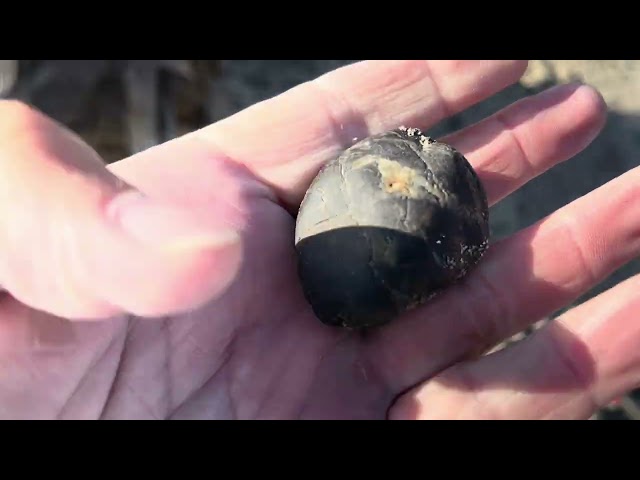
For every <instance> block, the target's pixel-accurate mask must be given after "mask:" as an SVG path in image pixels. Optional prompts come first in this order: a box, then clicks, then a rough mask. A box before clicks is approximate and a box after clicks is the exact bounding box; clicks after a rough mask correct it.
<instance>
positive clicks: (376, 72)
mask: <svg viewBox="0 0 640 480" xmlns="http://www.w3.org/2000/svg"><path fill="white" fill-rule="evenodd" d="M526 67H527V62H526V61H524V60H497V61H493V60H491V61H490V60H474V61H470V60H446V61H445V60H431V61H429V60H402V61H397V60H394V61H389V60H384V61H363V62H358V63H355V64H352V65H349V66H346V67H342V68H339V69H337V70H334V71H332V72H330V73H327V74H325V75H323V76H321V77H319V78H317V79H315V80H313V81H310V82H306V83H303V84H301V85H298V86H297V87H294V88H292V89H291V90H289V91H287V92H285V93H283V94H281V95H278V96H276V97H274V98H272V99H269V100H266V101H263V102H260V103H258V104H255V105H253V106H252V107H249V108H247V109H245V110H243V111H241V112H239V113H237V114H235V115H233V116H231V117H228V118H226V119H224V120H221V121H219V122H217V123H215V124H213V125H210V126H208V127H206V128H204V129H202V130H199V131H198V132H195V133H194V134H193V135H189V136H187V137H188V138H191V139H193V137H195V138H197V139H200V140H202V141H203V144H204V145H205V147H204V148H207V149H208V150H209V151H210V152H211V155H212V156H215V157H222V158H225V157H226V158H228V159H230V160H233V161H236V162H239V163H242V164H243V165H245V166H246V167H247V168H248V169H250V170H251V172H252V173H253V174H254V175H256V176H257V177H258V178H260V179H261V180H262V181H264V182H265V183H266V184H267V185H269V186H270V187H271V188H272V189H273V191H274V192H275V194H276V195H277V196H278V198H279V199H280V200H281V201H282V202H283V203H284V204H286V205H287V206H288V207H290V208H295V207H296V206H297V205H298V203H299V201H300V200H301V198H302V195H303V194H304V191H305V190H306V188H307V186H308V184H309V183H310V181H311V179H312V178H313V176H314V175H315V174H316V173H317V171H318V169H319V168H320V167H321V165H322V164H323V163H325V162H326V161H327V160H329V159H330V158H332V157H334V156H335V155H336V154H338V153H339V152H340V151H342V150H343V149H345V148H347V147H349V146H350V145H351V144H352V143H353V142H354V139H362V138H364V137H366V136H369V135H372V134H375V133H380V132H382V131H385V130H387V129H390V128H394V127H397V126H399V125H401V124H406V125H407V126H414V127H418V128H422V129H427V128H429V127H431V126H433V125H434V124H436V123H437V122H439V121H441V120H442V119H444V118H445V117H447V116H450V115H453V114H455V113H457V112H460V111H462V110H464V109H466V108H468V107H470V106H471V105H473V104H475V103H478V102H480V101H482V100H483V99H485V98H487V97H489V96H491V95H493V94H495V93H497V92H499V91H500V90H502V89H504V88H506V87H508V86H509V85H511V84H512V83H514V82H516V81H518V79H519V78H520V77H521V76H522V74H523V73H524V71H525V69H526ZM187 137H183V138H182V139H178V140H175V141H173V142H169V143H167V144H165V145H163V146H161V147H158V148H156V149H152V150H150V151H147V152H143V153H142V154H138V155H136V156H135V157H132V158H131V159H129V160H127V161H124V162H120V163H119V164H115V165H112V168H113V169H114V170H117V172H118V175H121V176H124V177H125V179H126V180H127V181H130V182H132V183H134V184H137V185H138V186H140V185H139V183H140V182H144V180H145V179H144V172H145V171H147V170H148V169H150V168H153V169H154V170H156V171H158V170H160V171H165V172H167V175H169V176H171V171H172V170H175V169H178V168H179V169H187V170H188V169H189V165H188V164H187V165H185V162H189V160H188V159H185V158H181V157H180V155H179V153H180V145H181V144H182V143H181V142H183V141H184V140H186V138H187ZM146 187H149V188H153V185H148V186H146Z"/></svg>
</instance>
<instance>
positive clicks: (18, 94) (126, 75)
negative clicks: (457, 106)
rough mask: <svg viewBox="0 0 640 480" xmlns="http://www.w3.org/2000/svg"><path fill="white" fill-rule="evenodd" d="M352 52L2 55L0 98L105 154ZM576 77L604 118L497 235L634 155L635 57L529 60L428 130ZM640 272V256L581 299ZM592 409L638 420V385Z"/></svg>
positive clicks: (312, 73)
mask: <svg viewBox="0 0 640 480" xmlns="http://www.w3.org/2000/svg"><path fill="white" fill-rule="evenodd" d="M354 61H355V60H0V98H2V97H4V98H17V99H20V100H23V101H25V102H27V103H30V104H32V105H34V106H35V107H37V108H38V109H40V110H42V111H43V112H45V113H46V114H48V115H50V116H51V117H53V118H55V119H57V120H58V121H60V122H62V123H63V124H65V125H67V126H68V127H69V128H71V129H73V130H74V131H75V132H77V133H78V134H79V135H81V136H82V137H83V138H84V139H85V140H86V141H87V142H88V143H89V144H90V145H91V146H93V147H94V148H95V149H96V150H97V151H98V152H99V153H100V154H101V155H102V157H103V158H104V159H105V161H106V162H108V163H111V162H114V161H117V160H119V159H121V158H123V157H126V156H129V155H131V154H132V153H135V152H138V151H141V150H144V149H145V148H148V147H150V146H152V145H155V144H157V143H161V142H164V141H166V140H169V139H171V138H174V137H176V136H179V135H181V134H183V133H186V132H189V131H191V130H194V129H196V128H200V127H202V126H204V125H206V124H209V123H212V122H215V121H217V120H220V119H222V118H224V117H226V116H228V115H232V114H233V113H235V112H237V111H239V110H242V109H243V108H245V107H248V106H250V105H252V104H253V103H256V102H259V101H261V100H264V99H266V98H269V97H272V96H274V95H277V94H279V93H282V92H284V91H285V90H287V89H289V88H291V87H294V86H295V85H297V84H299V83H302V82H305V81H307V80H311V79H313V78H315V77H317V76H319V75H321V74H323V73H326V72H328V71H330V70H333V69H335V68H338V67H340V66H343V65H346V64H349V63H352V62H354ZM573 80H582V81H585V82H587V83H590V84H591V85H593V86H595V87H596V88H598V89H599V90H600V92H601V93H602V94H603V96H604V97H605V100H606V101H607V104H608V105H609V108H610V112H609V118H608V123H607V125H606V127H605V129H604V131H603V132H602V134H601V135H600V136H599V137H598V138H597V139H596V141H595V142H594V143H593V144H592V145H591V146H589V147H588V148H587V149H586V150H585V151H584V152H583V153H581V154H580V155H578V156H576V157H574V158H573V159H571V160H569V161H568V162H565V163H563V164H562V165H559V166H558V167H556V168H554V169H553V170H551V171H550V172H548V173H546V174H544V175H542V176H541V177H539V178H537V179H535V180H534V181H532V182H530V183H529V184H528V185H526V186H525V187H524V188H522V189H521V190H520V191H518V192H517V193H515V194H513V195H511V196H510V197H509V198H507V199H506V200H504V201H503V202H501V203H500V204H499V205H497V206H496V207H495V208H493V210H492V217H491V222H492V230H493V234H494V236H496V237H502V236H505V235H509V234H510V233H512V232H514V231H516V230H518V229H520V228H523V227H526V226H528V225H529V224H531V223H533V222H535V221H537V220H538V219H540V218H542V217H544V216H546V215H548V214H549V213H551V212H552V211H554V210H556V209H558V208H560V207H561V206H563V205H565V204H566V203H568V202H570V201H572V200H574V199H576V198H578V197H580V196H582V195H584V194H586V193H588V192H589V191H591V190H593V189H595V188H597V187H598V186H600V185H602V184H604V183H606V182H607V181H609V180H611V179H612V178H614V177H616V176H618V175H620V174H622V173H623V172H625V171H627V170H629V169H631V168H633V167H635V166H637V165H638V164H639V163H640V160H639V158H640V157H639V156H638V152H640V61H638V60H532V61H531V62H530V65H529V69H528V70H527V72H526V73H525V75H524V77H523V78H522V80H521V81H520V82H519V83H518V84H516V85H514V86H512V87H510V88H509V89H507V90H505V91H503V92H502V93H500V94H498V95H496V96H494V97H493V98H491V99H489V100H486V101H485V102H483V103H481V104H479V105H477V106H475V107H473V108H471V109H470V110H468V111H466V112H464V113H462V114H460V115H457V116H455V117H453V118H450V119H447V120H446V121H444V122H442V123H441V124H439V125H437V126H436V127H435V128H434V129H433V130H431V131H430V132H428V133H430V134H431V135H432V136H436V137H437V136H440V135H443V134H446V133H448V132H450V131H452V130H456V129H459V128H461V127H464V126H466V125H469V124H471V123H474V122H476V121H478V120H479V119H481V118H483V117H485V116H487V115H490V114H492V113H494V112H495V111H497V110H499V109H501V108H503V107H505V106H507V105H508V104H510V103H512V102H514V101H516V100H518V99H520V98H523V97H525V96H529V95H531V94H534V93H536V92H539V91H541V90H544V89H546V88H549V87H550V86H552V85H554V84H558V83H566V82H569V81H573ZM637 273H640V259H638V260H637V261H635V262H633V263H631V264H629V265H627V266H626V267H624V268H623V269H621V270H619V271H618V272H617V273H616V274H614V275H612V276H611V277H610V278H609V279H608V280H607V281H605V282H603V283H602V284H600V285H599V286H598V287H597V288H595V289H593V290H592V291H590V292H589V293H588V294H587V295H585V296H584V297H583V298H581V299H579V300H578V302H582V301H584V300H586V299H587V298H589V297H591V296H594V295H596V294H598V293H600V292H601V291H603V290H605V289H607V288H610V287H611V286H613V285H614V284H616V283H618V282H620V281H621V280H623V279H625V278H627V277H629V276H631V275H634V274H637ZM578 302H576V303H578ZM568 307H570V306H568ZM557 313H561V312H557ZM547 320H548V319H543V320H541V322H540V323H539V324H538V325H537V326H536V327H538V326H540V325H542V324H543V323H544V322H545V321H547ZM536 327H534V328H536ZM532 330H533V328H532ZM529 333H530V332H523V334H521V335H518V336H516V337H514V338H513V339H512V340H511V341H518V340H519V339H521V338H522V337H523V336H526V335H527V334H529ZM593 418H594V419H596V420H597V419H600V420H605V419H607V420H608V419H619V420H640V391H635V392H629V394H628V395H627V396H625V397H623V398H620V399H619V400H617V401H615V402H613V403H612V404H611V405H610V406H608V407H607V408H604V409H603V410H602V411H601V412H599V413H598V414H597V415H595V416H594V417H593Z"/></svg>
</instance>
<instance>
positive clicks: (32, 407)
mask: <svg viewBox="0 0 640 480" xmlns="http://www.w3.org/2000/svg"><path fill="white" fill-rule="evenodd" d="M525 68H526V62H523V61H496V62H490V61H471V62H467V61H459V62H458V61H456V62H437V61H431V62H427V61H378V62H361V63H358V64H355V65H351V66H348V67H344V68H342V69H340V70H337V71H334V72H331V73H329V74H327V75H325V76H323V77H321V78H319V79H317V80H315V81H313V82H310V83H307V84H303V85H300V86H299V87H296V88H294V89H292V90H290V91H288V92H286V93H285V94H283V95H281V96H279V97H276V98H274V99H271V100H268V101H266V102H263V103H260V104H257V105H255V106H253V107H252V108H249V109H247V110H245V111H243V112H240V113H239V114H237V115H235V116H233V117H230V118H228V119H225V120H224V121H221V122H218V123H216V124H214V125H212V126H210V127H207V128H205V129H203V130H201V131H197V132H194V133H192V134H190V135H187V136H185V137H182V138H180V139H177V140H175V141H172V142H169V143H167V144H164V145H161V146H158V147H155V148H152V149H150V150H147V151H145V152H143V153H141V154H138V155H135V156H133V157H131V158H128V159H125V160H123V161H121V162H118V163H116V164H113V165H110V166H109V168H106V167H104V166H103V164H102V162H101V161H100V159H98V158H97V157H96V155H95V153H94V152H93V151H91V150H90V149H89V148H88V147H87V146H86V145H84V144H82V143H81V142H80V141H78V139H77V138H76V137H74V136H73V135H72V134H71V133H69V132H68V131H66V130H64V129H63V128H61V127H60V126H59V125H57V124H55V123H54V122H52V121H51V120H50V119H47V118H45V117H44V116H42V115H40V114H38V113H37V112H34V111H33V110H31V109H29V108H27V107H25V106H23V105H20V104H17V103H15V102H4V103H2V104H0V117H1V119H2V121H0V125H2V127H0V137H1V138H2V144H1V145H0V169H1V170H2V171H1V172H0V174H1V175H2V178H3V179H6V180H5V183H4V184H3V187H2V191H1V193H2V198H1V199H0V200H2V202H0V203H1V204H2V206H3V207H2V208H3V211H2V222H3V223H2V227H3V228H2V229H0V242H1V243H2V250H3V260H2V262H0V281H1V283H2V285H3V286H4V287H5V289H6V291H7V292H6V293H5V294H4V297H3V298H2V300H1V303H0V363H1V365H2V369H3V376H2V380H1V382H0V417H3V418H56V417H57V418H238V419H245V418H246V419H252V418H274V419H281V418H284V419H288V418H294V419H297V418H302V419H304V418H310V419H322V418H329V419H334V418H345V419H361V418H362V419H367V418H372V419H384V418H398V419H399V418H586V417H588V416H590V415H591V414H592V413H593V412H594V411H595V409H597V408H598V407H599V406H600V405H603V404H604V403H607V402H608V401H609V400H610V399H611V398H613V397H615V396H616V395H619V394H621V393H624V392H625V391H627V390H629V389H630V388H632V387H634V386H635V385H637V384H638V383H639V382H640V355H639V354H638V353H637V352H638V350H637V348H634V342H635V343H636V344H637V342H638V341H640V322H638V320H637V318H634V316H633V312H634V308H635V309H636V311H637V308H638V306H640V296H638V295H637V294H636V291H637V289H638V287H639V286H640V280H639V279H631V280H629V281H628V282H626V283H624V284H621V285H619V286H618V287H616V289H615V291H613V292H608V293H606V294H604V295H602V296H600V297H598V298H596V299H594V300H592V301H591V302H590V303H587V304H585V305H582V306H580V307H579V308H577V309H574V310H573V311H570V312H569V313H568V314H566V315H564V316H563V317H562V318H560V319H558V320H556V321H555V322H553V323H551V324H550V325H549V326H548V327H547V328H545V329H543V330H541V331H540V332H539V333H538V334H537V335H535V336H533V337H532V338H531V339H529V340H528V341H527V342H523V343H521V344H519V345H517V346H515V347H513V348H510V349H507V350H503V351H500V352H498V353H492V354H489V355H483V354H484V353H486V352H487V351H488V350H490V349H491V348H492V347H493V346H495V345H496V344H497V343H499V342H500V341H502V340H504V339H506V338H507V337H509V336H510V335H512V334H514V333H516V332H518V331H520V330H522V329H524V328H526V327H527V326H529V325H530V324H531V323H533V322H535V321H536V320H538V319H540V318H542V317H543V316H545V315H548V314H550V313H551V312H553V311H555V310H556V309H558V308H560V307H562V306H563V305H566V304H567V303H569V302H571V301H572V300H574V299H575V298H577V297H578V296H579V295H580V294H582V293H583V292H584V291H586V290H587V289H588V288H590V287H591V286H593V285H594V284H595V283H596V282H599V281H600V280H602V279H603V278H604V277H605V276H606V275H608V274H609V273H611V272H612V271H613V270H614V269H616V268H618V267H620V266H622V265H623V264H624V263H625V262H627V261H629V260H630V259H632V258H633V257H634V256H635V255H637V254H638V252H639V251H640V210H639V208H640V207H639V206H638V205H639V202H638V200H640V197H639V195H640V171H637V170H636V171H631V172H628V173H627V174H626V175H624V176H623V177H621V178H618V179H616V180H615V181H613V182H611V184H609V185H605V186H603V187H602V188H601V189H600V190H598V191H595V192H592V193H591V194H590V195H589V196H587V197H585V198H582V199H580V200H578V201H576V202H574V203H573V204H571V205H568V206H567V207H565V208H564V209H562V210H560V211H558V212H556V213H554V214H553V215H551V216H550V217H548V218H546V219H544V220H543V221H541V222H539V223H538V224H536V225H533V226H531V227H530V228H528V229H525V230H523V231H521V232H518V233H517V234H516V235H514V236H512V237H510V238H508V239H506V240H503V241H501V242H500V243H496V244H494V245H493V246H492V247H491V249H490V251H489V253H488V254H487V255H486V257H485V259H484V260H483V262H482V263H481V265H480V266H479V267H478V268H477V269H475V270H474V271H473V272H472V273H471V274H470V275H469V276H468V278H467V279H466V280H465V281H464V282H462V283H460V284H459V285H457V286H456V287H454V288H452V289H451V290H449V291H448V292H446V293H445V294H443V295H441V296H440V297H437V298H436V299H434V301H432V302H431V303H430V304H428V305H426V306H424V307H423V308H421V309H418V310H416V311H414V312H411V313H410V314H407V315H406V316H405V317H404V318H400V319H398V321H396V322H394V323H393V324H391V325H389V326H387V327H385V328H382V329H379V330H375V331H371V332H368V333H366V334H363V333H358V332H349V331H345V330H340V329H335V328H330V327H326V326H324V325H322V324H321V323H320V322H319V321H318V320H317V319H316V318H315V317H314V315H313V313H312V311H311V309H310V307H309V306H308V304H307V303H306V302H305V300H304V297H303V295H302V292H301V289H300V286H299V283H298V278H297V274H296V263H295V262H296V258H295V251H294V246H293V229H294V222H295V219H294V216H295V212H296V208H297V205H298V204H299V202H300V200H301V198H302V196H303V194H304V191H305V189H306V187H307V186H308V185H309V182H310V181H311V179H312V178H313V176H314V175H315V173H316V172H317V171H318V169H319V168H320V166H321V165H322V164H323V163H324V162H326V161H327V160H329V159H330V158H332V157H333V156H335V155H336V154H338V153H339V152H340V151H341V150H343V149H344V148H346V147H348V146H349V145H351V144H352V143H353V141H354V139H361V138H363V137H365V136H368V135H370V134H373V133H377V132H381V131H383V130H387V129H391V128H395V127H397V126H399V125H407V126H414V127H418V128H428V127H430V126H432V125H434V124H435V123H437V122H438V121H440V120H442V119H444V118H445V117H446V116H448V115H452V114H454V113H456V112H458V111H461V110H463V109H465V108H468V107H470V106H471V105H473V104H474V103H477V102H478V101H481V100H483V99H485V98H486V97H488V96H490V95H493V94H495V93H497V92H498V91H500V90H502V89H503V88H505V87H507V86H508V85H510V84H512V83H514V82H516V81H517V80H518V79H519V77H520V76H521V75H522V73H523V72H524V70H525ZM605 110H606V107H605V106H604V103H603V102H602V99H601V98H600V96H599V95H598V94H597V93H596V92H594V90H593V89H591V88H590V87H587V86H578V85H570V86H564V87H559V88H556V89H553V90H551V91H548V92H545V93H542V94H540V95H537V96H535V97H532V98H529V99H526V100H523V101H521V102H519V103H516V104H514V105H511V106H510V107H508V108H507V109H505V110H504V111H501V112H499V113H498V114H496V115H494V116H492V117H490V118H488V119H485V120H484V121H482V122H480V123H478V124H476V125H473V126H471V127H468V128H467V129H465V130H463V131H460V132H457V133H455V134H453V135H452V136H450V137H448V138H446V139H444V140H445V141H447V142H448V143H451V144H453V145H454V146H455V147H457V148H458V149H459V150H460V151H462V153H463V154H465V155H466V156H467V158H468V159H469V161H470V162H471V163H472V164H473V166H474V168H475V169H476V171H477V172H478V174H479V176H480V178H481V179H482V181H483V183H484V186H485V188H486V190H487V193H488V196H489V200H490V203H491V204H492V205H493V204H495V203H496V202H498V201H499V200H501V199H503V198H504V197H505V196H507V195H509V194H510V193H511V192H513V191H514V190H516V189H517V188H519V187H520V186H522V185H523V184H524V183H526V182H527V181H529V180H530V179H532V178H533V177H534V176H536V175H538V174H540V173H542V172H544V171H545V170H547V169H549V168H551V167H552V166H553V165H555V164H557V163H559V162H561V161H564V160H566V159H568V158H570V157H572V156H573V155H575V154H576V153H578V152H579V151H581V150H582V149H583V148H585V147H586V146H587V145H588V144H589V143H590V142H591V140H592V139H593V138H594V137H595V136H596V135H597V134H598V132H599V131H600V129H601V128H602V126H603V124H604V118H605Z"/></svg>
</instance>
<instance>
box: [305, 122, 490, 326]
mask: <svg viewBox="0 0 640 480" xmlns="http://www.w3.org/2000/svg"><path fill="white" fill-rule="evenodd" d="M488 240H489V208H488V204H487V197H486V193H485V191H484V189H483V187H482V184H481V182H480V181H479V179H478V177H477V175H476V173H475V172H474V170H473V168H472V167H471V165H470V164H469V162H468V161H467V160H466V159H465V157H464V156H463V155H462V154H461V153H460V152H458V151H457V150H455V149H454V148H452V147H451V146H449V145H446V144H444V143H440V142H437V141H435V140H433V139H431V138H429V137H426V136H425V135H423V134H422V132H420V130H418V129H415V128H405V127H401V128H398V129H395V130H391V131H388V132H385V133H382V134H379V135H374V136H371V137H369V138H366V139H364V140H362V141H360V142H358V143H356V144H354V145H353V146H352V147H351V148H349V149H347V150H346V151H344V152H343V153H342V154H341V155H340V156H338V157H337V158H335V159H334V160H332V161H330V162H328V163H327V164H326V165H325V166H324V167H323V168H322V169H321V171H320V172H319V173H318V175H317V176H316V177H315V179H314V180H313V182H312V184H311V186H310V187H309V189H308V190H307V192H306V195H305V197H304V199H303V201H302V203H301V205H300V209H299V212H298V216H297V220H296V230H295V246H296V251H297V254H298V273H299V277H300V281H301V284H302V289H303V292H304V295H305V297H306V299H307V301H308V302H309V304H310V305H311V307H312V309H313V311H314V313H315V314H316V316H317V317H318V319H319V320H320V321H321V322H323V323H325V324H327V325H335V326H342V327H347V328H353V329H355V328H365V327H374V326H380V325H384V324H387V323H389V322H390V321H392V320H393V319H394V318H396V317H397V316H399V315H401V314H402V313H404V312H406V311H408V310H410V309H412V308H415V307H417V306H419V305H422V304H424V303H425V302H426V301H428V300H429V299H430V298H432V297H433V296H434V295H435V294H436V293H437V292H440V291H442V290H443V289H445V288H447V287H448V286H450V285H452V284H454V283H456V282H457V281H459V280H460V279H461V278H463V277H464V276H465V275H466V274H467V272H468V271H469V270H470V269H472V268H473V267H474V266H475V265H476V264H477V263H478V262H479V261H480V259H481V258H482V256H483V254H484V252H485V251H486V249H487V246H488Z"/></svg>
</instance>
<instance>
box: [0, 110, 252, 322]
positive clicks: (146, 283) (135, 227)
mask: <svg viewBox="0 0 640 480" xmlns="http://www.w3.org/2000/svg"><path fill="white" fill-rule="evenodd" d="M0 178H1V179H2V183H1V185H2V186H1V187H0V283H1V284H2V286H3V287H4V288H5V289H6V290H7V291H8V292H9V293H10V294H12V295H13V296H14V297H15V298H16V299H18V300H20V301H21V302H23V303H25V304H27V305H29V306H31V307H33V308H37V309H40V310H44V311H47V312H49V313H52V314H54V315H58V316H65V317H70V318H83V319H86V318H102V317H108V316H112V315H115V314H118V313H123V312H129V313H133V314H136V315H141V316H161V315H167V314H171V313H178V312H181V311H184V310H188V309H192V308H195V307H197V306H199V305H200V304H201V303H203V302H205V301H207V300H208V299H210V298H211V297H213V296H216V295H219V294H220V293H221V292H222V291H223V290H224V289H225V288H226V287H227V286H228V285H229V283H230V282H231V281H232V280H233V278H234V277H235V274H236V272H237V270H238V268H239V264H240V260H241V244H240V237H239V235H238V234H237V233H236V232H234V231H232V230H230V229H229V228H228V227H226V226H225V225H224V224H223V223H222V222H221V221H220V220H217V219H216V215H215V211H214V212H211V211H210V209H209V211H208V212H206V215H205V214H204V213H205V212H200V214H198V213H197V212H194V211H192V210H187V209H181V208H179V207H178V206H174V205H169V204H166V203H163V202H162V201H159V200H155V199H152V198H148V197H146V196H144V195H143V194H142V193H140V192H138V191H136V190H135V189H133V188H132V187H130V186H129V185H126V184H125V183H124V182H123V181H121V180H120V179H119V178H118V177H116V176H115V175H113V174H112V173H111V172H109V171H108V169H107V168H106V166H105V165H104V163H103V162H102V161H101V160H100V158H99V157H98V156H97V154H96V153H95V152H94V151H93V150H92V149H90V148H89V147H88V146H87V145H86V144H84V143H83V142H82V141H81V140H79V139H78V137H76V136H75V135H74V134H73V133H71V132H69V131H68V130H66V129H65V128H63V127H62V126H60V125H58V124H57V123H56V122H54V121H53V120H51V119H49V118H47V117H46V116H44V115H42V114H40V113H38V112H36V111H35V110H33V109H31V108H29V107H27V106H25V105H23V104H20V103H17V102H14V101H2V102H0Z"/></svg>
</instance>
